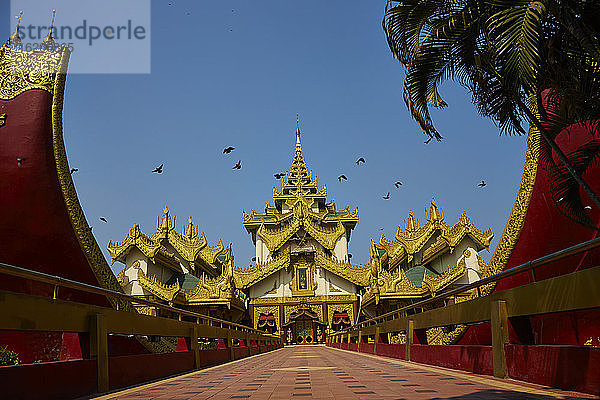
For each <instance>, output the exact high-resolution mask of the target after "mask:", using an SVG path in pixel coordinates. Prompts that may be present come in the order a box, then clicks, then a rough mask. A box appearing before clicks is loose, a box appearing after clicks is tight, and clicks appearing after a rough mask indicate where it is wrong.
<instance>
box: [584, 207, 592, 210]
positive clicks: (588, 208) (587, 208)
mask: <svg viewBox="0 0 600 400" xmlns="http://www.w3.org/2000/svg"><path fill="white" fill-rule="evenodd" d="M583 208H584V209H586V210H591V209H592V207H591V206H585V207H583Z"/></svg>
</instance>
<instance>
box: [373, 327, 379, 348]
mask: <svg viewBox="0 0 600 400" xmlns="http://www.w3.org/2000/svg"><path fill="white" fill-rule="evenodd" d="M377 343H379V327H377V328H375V340H373V354H375V355H377Z"/></svg>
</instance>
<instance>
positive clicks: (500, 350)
mask: <svg viewBox="0 0 600 400" xmlns="http://www.w3.org/2000/svg"><path fill="white" fill-rule="evenodd" d="M490 305H491V307H492V309H491V318H490V319H491V326H492V362H493V365H494V376H495V377H496V378H506V377H507V367H506V353H505V351H504V345H505V344H506V343H508V341H509V337H508V311H507V309H506V301H504V300H497V301H493V302H491V304H490Z"/></svg>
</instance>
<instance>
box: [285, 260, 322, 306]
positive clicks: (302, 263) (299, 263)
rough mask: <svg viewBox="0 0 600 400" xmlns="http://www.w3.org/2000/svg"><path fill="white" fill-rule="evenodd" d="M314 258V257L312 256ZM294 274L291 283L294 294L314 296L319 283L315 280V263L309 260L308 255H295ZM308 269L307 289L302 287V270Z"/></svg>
mask: <svg viewBox="0 0 600 400" xmlns="http://www.w3.org/2000/svg"><path fill="white" fill-rule="evenodd" d="M311 258H312V257H311ZM293 268H294V274H293V276H292V281H291V282H290V283H289V287H290V291H291V292H292V296H314V295H315V290H316V289H317V284H316V282H315V263H314V261H313V260H309V259H308V256H305V255H301V256H297V257H294V263H293ZM301 269H304V270H305V271H306V282H305V283H306V289H301V288H300V270H301Z"/></svg>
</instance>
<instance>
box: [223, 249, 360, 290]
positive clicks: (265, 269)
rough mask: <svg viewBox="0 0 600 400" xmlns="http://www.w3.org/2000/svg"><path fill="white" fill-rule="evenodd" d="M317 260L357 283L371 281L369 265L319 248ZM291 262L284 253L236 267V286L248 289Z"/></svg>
mask: <svg viewBox="0 0 600 400" xmlns="http://www.w3.org/2000/svg"><path fill="white" fill-rule="evenodd" d="M315 262H316V264H317V265H319V266H320V267H321V268H324V269H326V270H328V271H329V272H333V273H334V274H336V275H338V276H340V277H341V278H344V279H346V280H347V281H349V282H352V283H354V284H355V285H358V286H367V285H368V283H369V267H368V266H362V265H352V264H350V263H346V262H340V261H338V260H336V259H335V258H334V257H332V256H327V255H325V254H324V253H323V252H321V251H319V250H317V251H316V252H315ZM289 264H290V254H289V253H283V254H280V255H278V256H277V257H275V258H274V259H272V260H271V261H269V262H267V263H264V264H257V265H254V266H252V267H251V268H249V269H237V268H236V269H235V270H234V280H235V286H236V287H237V288H238V289H247V288H249V287H250V286H252V285H254V284H256V283H258V282H260V281H261V280H263V279H265V278H266V277H268V276H269V275H271V274H273V273H275V272H277V271H279V270H280V269H282V268H286V267H288V266H289Z"/></svg>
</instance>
